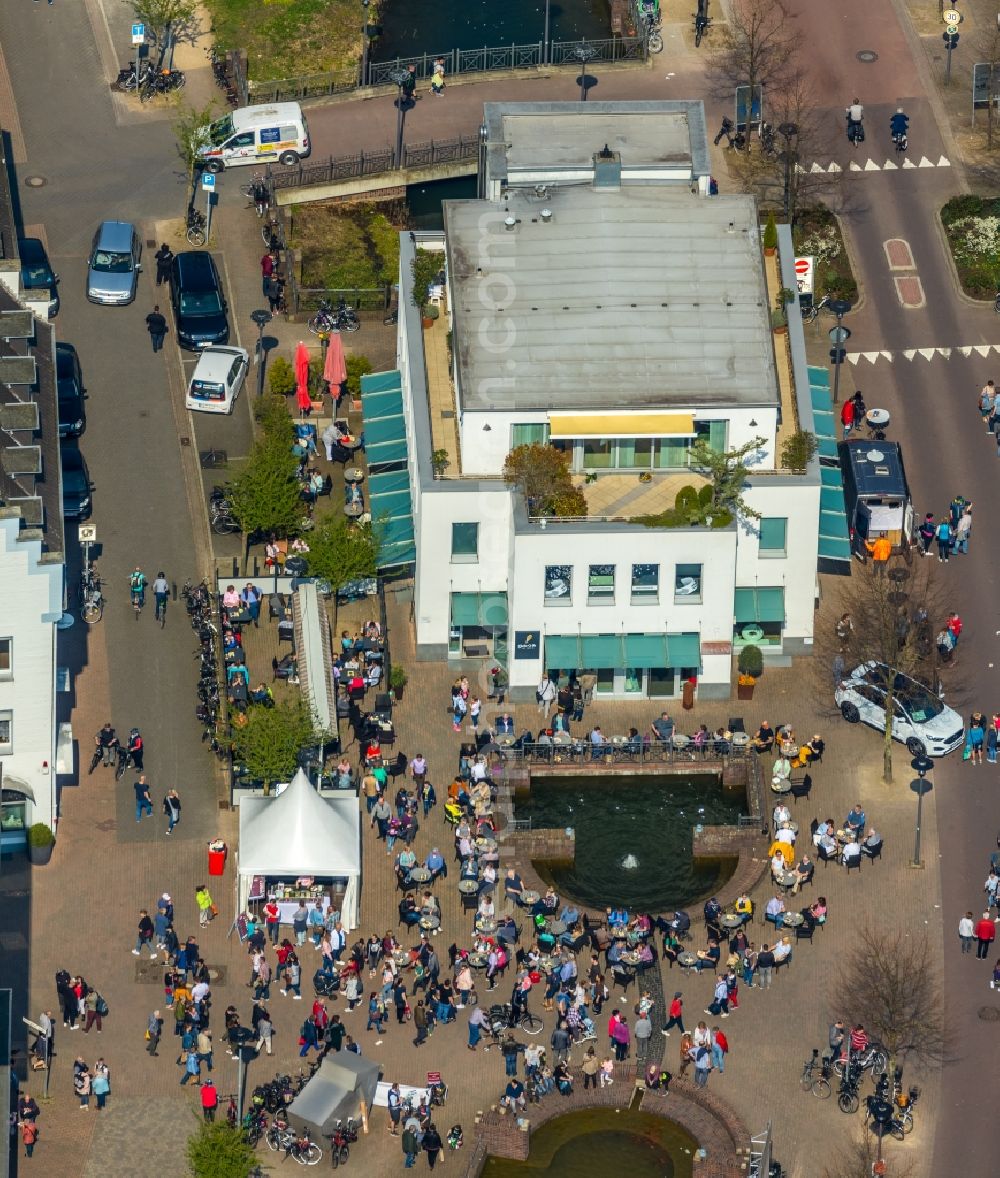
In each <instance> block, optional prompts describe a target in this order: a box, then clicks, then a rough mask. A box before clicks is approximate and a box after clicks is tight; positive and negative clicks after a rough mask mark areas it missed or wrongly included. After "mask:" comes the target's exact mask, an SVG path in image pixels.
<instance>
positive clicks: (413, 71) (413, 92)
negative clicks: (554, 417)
mask: <svg viewBox="0 0 1000 1178" xmlns="http://www.w3.org/2000/svg"><path fill="white" fill-rule="evenodd" d="M400 89H401V90H402V91H403V108H404V109H405V108H406V107H410V106H413V104H414V103H415V102H416V101H417V67H416V66H415V65H411V66H408V67H407V70H406V77H405V78H404V79H403V84H402V86H401V87H400ZM432 1169H433V1167H432Z"/></svg>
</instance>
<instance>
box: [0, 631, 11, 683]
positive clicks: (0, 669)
mask: <svg viewBox="0 0 1000 1178" xmlns="http://www.w3.org/2000/svg"><path fill="white" fill-rule="evenodd" d="M13 678H14V639H13V638H0V679H13Z"/></svg>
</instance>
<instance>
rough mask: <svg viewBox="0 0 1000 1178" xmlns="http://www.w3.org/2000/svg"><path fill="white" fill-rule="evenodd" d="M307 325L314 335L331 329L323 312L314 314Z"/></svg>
mask: <svg viewBox="0 0 1000 1178" xmlns="http://www.w3.org/2000/svg"><path fill="white" fill-rule="evenodd" d="M306 327H308V328H309V330H310V331H311V332H312V333H313V335H319V334H320V333H321V332H324V331H329V330H330V324H329V322H328V321H327V318H326V316H325V315H323V314H319V315H313V317H312V318H311V319H309V320H308V321H307V322H306Z"/></svg>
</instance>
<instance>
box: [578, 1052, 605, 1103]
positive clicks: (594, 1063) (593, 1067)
mask: <svg viewBox="0 0 1000 1178" xmlns="http://www.w3.org/2000/svg"><path fill="white" fill-rule="evenodd" d="M600 1068H601V1063H600V1060H599V1059H598V1058H597V1052H596V1051H595V1050H594V1049H593V1047H588V1048H587V1054H586V1055H585V1056H584V1057H583V1064H582V1065H581V1071H582V1072H583V1090H584V1092H586V1091H587V1089H588V1088H593V1089H595V1091H596V1089H597V1073H598V1072H599V1071H600Z"/></svg>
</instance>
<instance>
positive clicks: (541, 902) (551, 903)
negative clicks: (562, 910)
mask: <svg viewBox="0 0 1000 1178" xmlns="http://www.w3.org/2000/svg"><path fill="white" fill-rule="evenodd" d="M558 907H559V897H558V896H557V895H556V894H555V892H554V891H553V890H552V888H551V887H549V888H546V889H545V895H544V896H540V897H539V898H538V901H537V902H536V903H535V904H534V905H532V908H531V915H532V916H544V917H550V916H554V915H555V913H556V909H557V908H558Z"/></svg>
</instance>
